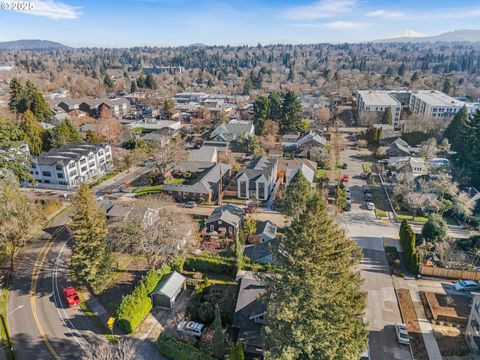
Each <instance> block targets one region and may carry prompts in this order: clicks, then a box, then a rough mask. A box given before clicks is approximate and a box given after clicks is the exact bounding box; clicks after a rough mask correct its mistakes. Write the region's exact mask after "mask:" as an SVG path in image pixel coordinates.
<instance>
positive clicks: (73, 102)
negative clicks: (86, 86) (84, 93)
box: [56, 98, 86, 113]
mask: <svg viewBox="0 0 480 360" xmlns="http://www.w3.org/2000/svg"><path fill="white" fill-rule="evenodd" d="M84 101H86V99H85V98H81V99H71V98H64V99H62V100H61V101H60V102H58V103H57V104H56V106H57V107H59V108H60V109H62V110H63V111H65V112H66V113H68V112H70V111H73V110H80V104H81V103H82V102H84Z"/></svg>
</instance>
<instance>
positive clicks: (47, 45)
mask: <svg viewBox="0 0 480 360" xmlns="http://www.w3.org/2000/svg"><path fill="white" fill-rule="evenodd" d="M65 49H69V47H68V46H65V45H63V44H60V43H58V42H54V41H48V40H15V41H5V42H0V51H5V50H65Z"/></svg>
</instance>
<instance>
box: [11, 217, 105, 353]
mask: <svg viewBox="0 0 480 360" xmlns="http://www.w3.org/2000/svg"><path fill="white" fill-rule="evenodd" d="M69 215H70V211H66V212H65V213H63V214H62V215H60V216H59V217H58V218H57V219H55V221H54V222H53V224H52V226H51V227H50V228H48V229H46V231H47V232H48V233H50V234H52V235H53V241H52V242H48V243H40V242H39V243H38V244H35V245H33V246H30V247H29V248H28V249H26V251H25V254H24V255H23V258H22V259H21V261H20V263H19V264H18V266H17V269H16V271H15V276H14V278H13V281H12V286H11V291H10V297H9V310H10V312H11V311H12V310H14V309H18V310H16V311H14V312H13V313H11V315H10V316H9V319H8V322H9V328H10V335H11V337H12V339H13V343H14V346H15V352H16V355H17V358H18V359H39V360H43V359H45V360H47V359H49V360H50V359H80V358H81V355H82V353H83V351H84V350H85V349H87V348H88V344H94V343H95V342H97V341H99V339H100V336H99V335H97V334H95V333H94V331H92V330H91V329H95V326H94V325H93V324H92V323H91V322H90V320H89V319H88V318H87V317H86V315H84V314H83V312H82V311H81V310H80V309H79V308H78V307H76V308H73V309H69V308H67V307H66V304H65V300H64V299H63V295H62V293H61V291H62V287H63V286H67V285H68V284H69V273H70V272H69V268H68V265H67V263H66V262H65V261H64V259H69V258H70V248H69V243H68V242H67V240H68V238H69V236H68V233H67V231H66V229H65V227H64V226H62V224H63V223H64V221H65V220H66V219H67V218H68V216H69ZM19 307H21V308H19Z"/></svg>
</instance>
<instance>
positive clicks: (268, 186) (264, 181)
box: [236, 156, 278, 201]
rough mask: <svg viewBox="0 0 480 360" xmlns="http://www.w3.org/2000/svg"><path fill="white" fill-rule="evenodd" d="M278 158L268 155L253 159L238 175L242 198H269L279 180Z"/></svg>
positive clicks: (238, 193) (238, 189)
mask: <svg viewBox="0 0 480 360" xmlns="http://www.w3.org/2000/svg"><path fill="white" fill-rule="evenodd" d="M277 170H278V160H277V159H269V158H267V157H266V156H262V157H260V158H257V159H254V160H252V161H251V162H250V163H249V164H248V165H247V167H246V168H245V169H242V170H240V172H239V173H238V175H237V178H236V180H237V196H238V197H239V198H240V199H255V200H263V201H266V200H268V198H269V196H270V193H271V192H272V190H273V188H274V187H275V183H276V181H277Z"/></svg>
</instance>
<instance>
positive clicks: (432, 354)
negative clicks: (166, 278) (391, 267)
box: [392, 276, 442, 360]
mask: <svg viewBox="0 0 480 360" xmlns="http://www.w3.org/2000/svg"><path fill="white" fill-rule="evenodd" d="M392 278H393V285H394V286H395V288H396V289H400V288H403V289H409V291H410V296H411V298H412V301H413V305H414V307H415V313H416V314H417V318H418V323H419V325H420V329H421V330H422V336H423V341H424V343H425V347H426V348H427V353H428V358H429V359H430V360H437V359H441V358H442V355H441V353H440V349H439V348H438V344H437V339H436V338H435V334H434V333H433V329H432V325H431V324H430V321H428V319H427V316H426V315H425V310H424V308H423V304H422V300H421V299H420V294H419V292H418V286H417V281H416V280H414V279H412V280H406V279H403V278H399V277H396V276H392Z"/></svg>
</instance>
